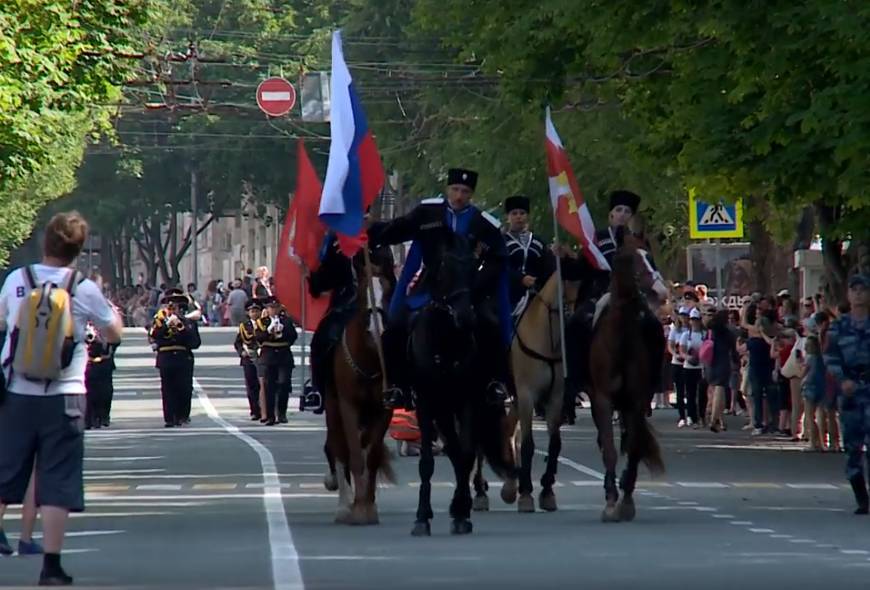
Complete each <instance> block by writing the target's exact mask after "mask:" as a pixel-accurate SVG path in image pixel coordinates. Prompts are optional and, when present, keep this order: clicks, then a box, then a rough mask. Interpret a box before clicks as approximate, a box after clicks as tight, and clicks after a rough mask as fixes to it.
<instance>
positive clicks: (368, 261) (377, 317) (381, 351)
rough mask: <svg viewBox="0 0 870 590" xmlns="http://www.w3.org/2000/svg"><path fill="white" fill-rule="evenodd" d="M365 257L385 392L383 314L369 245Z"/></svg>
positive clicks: (376, 345)
mask: <svg viewBox="0 0 870 590" xmlns="http://www.w3.org/2000/svg"><path fill="white" fill-rule="evenodd" d="M362 250H363V256H364V259H365V265H366V281H367V282H368V295H369V296H368V300H369V308H370V309H371V311H372V317H374V320H375V321H374V326H375V334H374V336H375V348H376V349H377V351H378V360H379V361H380V362H381V383H382V385H383V387H384V390H386V389H387V387H388V384H387V368H386V367H387V366H386V363H385V362H384V347H383V344H382V343H381V333H382V329H381V314H380V313H379V312H378V308H377V302H376V301H375V286H374V285H373V284H372V281H373V280H374V272H372V260H371V256H369V247H368V244H363V248H362Z"/></svg>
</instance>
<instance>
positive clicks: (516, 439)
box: [475, 273, 579, 512]
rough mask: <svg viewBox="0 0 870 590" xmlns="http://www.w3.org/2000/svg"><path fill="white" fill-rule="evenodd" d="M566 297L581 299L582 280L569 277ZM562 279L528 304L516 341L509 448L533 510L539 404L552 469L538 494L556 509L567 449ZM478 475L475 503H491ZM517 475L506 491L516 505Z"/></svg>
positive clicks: (523, 505) (523, 508) (523, 504)
mask: <svg viewBox="0 0 870 590" xmlns="http://www.w3.org/2000/svg"><path fill="white" fill-rule="evenodd" d="M563 286H564V289H563V290H564V300H565V303H566V304H567V305H568V306H569V308H573V304H574V302H575V301H576V299H577V292H578V288H579V283H578V282H572V281H565V282H564V283H563ZM559 305H560V301H559V278H558V275H557V274H556V273H553V275H552V276H551V277H550V278H549V280H547V282H546V284H545V285H544V288H543V289H541V291H540V292H539V293H538V294H537V295H536V296H535V297H534V298H533V299H532V300H531V301H530V302H529V304H528V306H527V307H526V309H525V311H524V312H523V313H522V315H521V316H520V318H519V320H518V321H517V324H516V330H515V333H514V339H513V343H512V344H511V350H510V354H511V366H512V370H513V378H514V385H515V386H516V398H517V403H516V406H515V407H513V408H511V411H510V413H509V415H508V416H507V417H506V431H507V432H506V436H507V447H508V448H507V451H506V452H508V453H509V454H510V455H512V456H513V457H512V458H513V460H514V462H515V464H517V465H518V466H519V467H520V472H519V493H520V497H519V502H518V504H517V509H518V510H519V511H520V512H534V511H535V501H534V498H532V491H533V486H532V459H533V457H534V453H535V441H534V438H533V436H532V418H533V416H534V411H535V406H541V407H544V408H545V415H546V420H547V433H548V435H549V444H548V448H547V468H546V471H545V472H544V475H543V477H542V478H541V486H542V487H543V490H542V491H541V495H540V498H539V503H540V506H541V509H543V510H546V511H554V510H556V508H557V506H556V495H555V493H554V492H553V484H554V483H555V481H556V468H557V465H558V459H559V452H560V451H561V448H562V437H561V434H560V428H561V426H562V407H563V403H564V397H565V396H564V390H565V382H564V378H563V376H562V375H563V372H562V340H561V338H562V336H561V334H562V332H561V330H560V329H559V322H560V315H559ZM479 479H480V480H482V478H478V477H475V496H476V497H475V507H476V508H477V509H483V510H485V509H486V508H487V507H488V500H486V499H485V497H486V482H482V481H480V482H479ZM517 483H518V482H517V479H508V480H506V481H505V482H504V485H503V486H502V489H501V497H502V500H504V501H505V502H507V503H508V504H512V503H513V502H515V501H516V499H517Z"/></svg>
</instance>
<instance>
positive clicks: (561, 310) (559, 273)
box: [553, 197, 573, 381]
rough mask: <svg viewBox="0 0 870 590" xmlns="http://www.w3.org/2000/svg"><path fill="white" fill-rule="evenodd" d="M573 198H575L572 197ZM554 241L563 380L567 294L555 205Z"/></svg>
mask: <svg viewBox="0 0 870 590" xmlns="http://www.w3.org/2000/svg"><path fill="white" fill-rule="evenodd" d="M572 198H573V197H572ZM553 240H554V243H555V244H556V252H557V254H556V277H557V279H558V281H559V283H558V287H559V302H558V303H559V341H560V342H561V344H562V380H563V381H564V380H566V379H567V378H568V354H567V352H566V351H565V294H564V293H563V288H564V287H563V285H562V255H561V252H560V251H559V246H560V244H559V222H558V221H556V204H555V203H554V204H553Z"/></svg>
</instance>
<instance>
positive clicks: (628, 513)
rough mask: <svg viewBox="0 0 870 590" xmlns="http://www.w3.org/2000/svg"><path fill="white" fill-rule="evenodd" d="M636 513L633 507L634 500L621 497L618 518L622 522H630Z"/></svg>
mask: <svg viewBox="0 0 870 590" xmlns="http://www.w3.org/2000/svg"><path fill="white" fill-rule="evenodd" d="M636 513H637V511H636V510H635V507H634V500H632V499H626V498H623V499H622V501H620V502H619V520H621V521H623V522H631V521H632V520H634V516H635V514H636Z"/></svg>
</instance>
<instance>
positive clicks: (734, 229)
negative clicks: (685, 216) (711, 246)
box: [689, 189, 743, 239]
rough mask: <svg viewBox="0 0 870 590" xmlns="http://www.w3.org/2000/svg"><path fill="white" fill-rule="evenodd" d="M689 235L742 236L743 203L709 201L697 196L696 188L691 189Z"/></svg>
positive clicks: (705, 236) (700, 236) (710, 236)
mask: <svg viewBox="0 0 870 590" xmlns="http://www.w3.org/2000/svg"><path fill="white" fill-rule="evenodd" d="M689 237H690V238H695V239H707V238H742V237H743V203H742V201H741V200H740V199H738V200H737V201H736V202H734V203H730V204H729V203H726V202H724V201H719V202H716V203H708V202H706V201H699V200H698V199H697V198H695V190H694V189H689Z"/></svg>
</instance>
